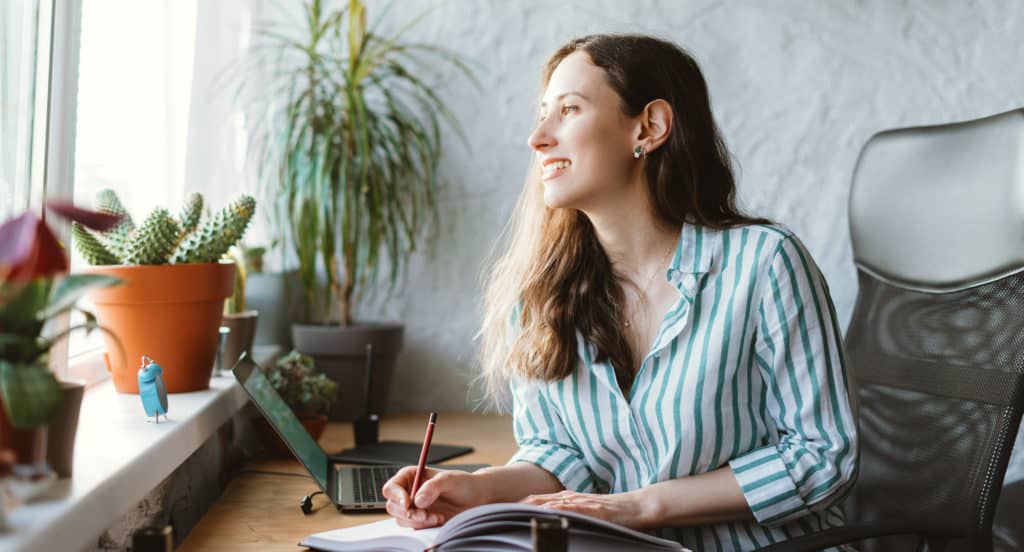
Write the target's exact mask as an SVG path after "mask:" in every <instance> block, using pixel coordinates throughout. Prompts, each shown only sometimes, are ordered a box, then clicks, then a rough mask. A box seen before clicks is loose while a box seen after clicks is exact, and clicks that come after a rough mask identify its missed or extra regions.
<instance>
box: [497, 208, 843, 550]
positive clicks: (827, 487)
mask: <svg viewBox="0 0 1024 552" xmlns="http://www.w3.org/2000/svg"><path fill="white" fill-rule="evenodd" d="M666 277H667V279H668V280H669V282H671V283H672V284H673V285H675V286H676V287H677V288H678V289H679V299H678V301H677V302H676V303H675V305H674V306H673V307H672V308H671V309H670V310H669V311H668V313H667V314H666V315H665V318H664V319H663V321H662V323H661V326H660V328H659V330H658V333H657V337H656V338H655V340H654V343H653V345H652V348H651V350H650V352H648V353H647V355H646V356H645V357H644V359H643V362H642V364H641V366H640V369H639V371H638V372H637V373H636V375H635V376H634V380H633V385H632V387H631V388H630V389H629V392H628V396H624V395H623V393H622V391H621V389H620V388H619V386H618V384H617V383H616V379H615V371H614V369H613V368H612V366H611V365H610V364H609V363H608V362H596V361H595V360H594V358H595V355H596V350H595V348H594V347H593V346H592V345H590V344H589V343H585V342H584V340H583V339H582V336H581V335H580V334H579V333H577V352H578V355H579V357H580V362H579V364H578V366H577V368H576V370H575V371H574V372H573V373H572V374H571V375H570V376H569V377H567V378H565V379H563V380H561V381H557V382H550V383H544V382H536V381H526V380H517V381H514V382H513V383H512V396H513V422H514V431H515V437H516V442H517V443H518V445H519V450H518V452H517V453H516V454H515V455H514V456H513V457H512V459H511V460H510V461H509V463H510V464H511V463H513V462H520V461H525V462H531V463H533V464H536V465H537V466H540V467H541V468H543V469H545V470H547V471H549V472H551V473H552V474H553V475H554V476H555V477H557V478H558V479H559V481H561V482H562V485H563V486H564V487H565V488H566V489H570V490H575V491H578V492H598V493H618V492H624V491H629V490H634V489H639V488H641V487H644V486H646V485H650V484H652V483H657V482H660V481H667V480H671V479H675V478H679V477H684V476H687V475H694V474H700V473H704V472H709V471H712V470H715V469H717V468H721V467H723V466H725V465H726V464H728V465H729V466H731V467H732V470H733V472H734V473H735V475H736V478H737V480H738V482H739V485H740V488H741V489H742V491H743V494H744V496H745V498H746V500H747V504H748V505H749V506H750V509H751V510H752V512H753V514H754V517H755V519H756V521H755V520H749V521H736V522H730V523H720V524H717V525H705V526H699V527H686V528H666V529H659V530H656V531H655V533H656V534H658V535H659V536H662V537H666V538H671V539H675V540H678V541H679V542H681V543H683V545H685V546H687V547H688V548H691V549H694V550H750V549H753V548H757V547H760V546H766V545H768V544H771V543H774V542H778V541H782V540H786V539H788V538H792V537H795V536H798V535H802V534H805V533H807V532H811V531H815V530H819V529H823V528H828V527H835V526H839V525H842V524H843V514H842V511H841V509H840V507H839V503H840V502H841V500H842V499H843V497H844V496H845V495H846V493H847V492H848V490H849V487H850V486H851V484H852V483H853V481H854V479H856V474H857V469H858V449H857V430H856V424H855V421H854V416H853V413H852V411H851V404H850V399H849V397H848V395H847V390H848V386H849V382H848V380H847V372H846V366H845V358H844V355H843V350H842V342H841V337H840V329H839V324H838V322H837V320H836V315H835V309H834V307H833V304H832V300H831V298H830V296H829V290H828V285H827V284H826V282H825V278H824V276H823V275H822V274H821V272H820V271H819V270H818V267H817V266H816V265H815V263H814V261H813V260H812V259H811V256H810V254H809V253H808V252H807V249H806V248H805V247H804V246H803V244H802V243H801V242H800V241H799V240H798V239H797V237H796V236H795V235H793V233H792V232H791V231H789V230H787V229H786V228H784V227H782V226H780V225H770V226H769V225H751V226H743V227H738V228H732V229H726V230H714V229H711V228H708V227H702V226H694V225H691V224H685V225H684V226H683V229H682V232H681V236H680V239H679V243H678V245H677V247H676V252H675V256H674V257H673V259H672V263H671V265H670V266H669V269H668V272H667V274H666ZM679 500H686V497H684V496H680V497H679Z"/></svg>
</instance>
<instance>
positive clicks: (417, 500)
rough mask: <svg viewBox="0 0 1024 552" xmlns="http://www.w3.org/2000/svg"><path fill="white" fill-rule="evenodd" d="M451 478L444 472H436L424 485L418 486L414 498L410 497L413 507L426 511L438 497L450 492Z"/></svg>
mask: <svg viewBox="0 0 1024 552" xmlns="http://www.w3.org/2000/svg"><path fill="white" fill-rule="evenodd" d="M450 483H451V477H450V475H449V474H448V473H446V472H438V473H436V474H435V475H434V476H433V477H431V478H430V479H427V481H426V482H425V483H421V484H420V488H419V491H417V493H416V496H414V497H412V503H413V506H414V507H416V508H422V509H427V508H430V505H431V504H433V503H434V502H435V501H436V500H437V498H438V497H439V496H441V495H442V494H444V493H446V492H448V491H449V490H450V487H451V485H450Z"/></svg>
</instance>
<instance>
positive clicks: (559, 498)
mask: <svg viewBox="0 0 1024 552" xmlns="http://www.w3.org/2000/svg"><path fill="white" fill-rule="evenodd" d="M520 502H523V503H525V504H533V505H536V506H546V507H548V508H554V509H556V510H565V511H567V512H577V513H580V514H586V515H588V516H593V517H596V518H601V519H603V520H606V521H610V522H612V523H617V524H619V525H624V526H626V527H631V528H633V529H647V528H649V527H650V526H651V520H652V517H653V516H652V512H651V505H650V503H649V501H647V500H645V499H644V496H643V493H642V491H630V492H627V493H616V494H591V493H577V492H575V491H562V492H559V493H553V494H542V495H530V496H528V497H526V498H524V499H523V500H521V501H520Z"/></svg>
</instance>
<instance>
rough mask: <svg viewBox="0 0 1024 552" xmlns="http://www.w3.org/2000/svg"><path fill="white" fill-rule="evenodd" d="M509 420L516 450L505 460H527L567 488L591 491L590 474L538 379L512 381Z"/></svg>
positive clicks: (512, 461) (510, 461)
mask: <svg viewBox="0 0 1024 552" xmlns="http://www.w3.org/2000/svg"><path fill="white" fill-rule="evenodd" d="M512 420H513V424H512V425H513V430H514V433H515V439H516V444H518V445H519V450H518V451H517V452H516V453H515V454H514V455H512V458H511V459H510V460H509V461H508V463H509V464H512V463H514V462H530V463H531V464H535V465H537V466H539V467H540V468H542V469H544V470H546V471H548V472H550V473H551V474H552V475H554V476H555V477H556V478H557V479H558V480H559V481H560V482H561V483H562V486H563V487H565V488H566V489H568V490H572V491H577V492H581V493H586V492H593V490H594V478H593V475H592V474H591V472H590V469H589V468H588V467H587V465H586V463H585V462H584V460H583V454H582V453H581V452H580V450H579V447H578V446H577V445H576V443H575V442H574V440H573V439H572V436H571V435H570V434H569V432H568V431H567V430H566V428H565V425H564V424H563V423H562V418H561V417H560V415H559V413H558V410H557V409H556V408H555V407H554V405H553V404H552V403H551V401H550V400H549V398H548V397H547V396H546V395H545V392H544V389H543V384H542V383H538V382H526V381H522V380H514V381H513V382H512Z"/></svg>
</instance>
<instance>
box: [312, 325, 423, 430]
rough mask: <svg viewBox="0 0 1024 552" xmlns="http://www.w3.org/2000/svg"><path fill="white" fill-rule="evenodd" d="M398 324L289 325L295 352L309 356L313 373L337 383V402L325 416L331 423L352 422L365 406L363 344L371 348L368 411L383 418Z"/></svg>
mask: <svg viewBox="0 0 1024 552" xmlns="http://www.w3.org/2000/svg"><path fill="white" fill-rule="evenodd" d="M404 330H405V326H403V325H402V324H360V325H356V326H349V327H347V328H343V327H341V326H336V325H310V324H293V325H292V340H293V342H294V344H295V349H296V350H298V351H299V352H301V353H303V354H306V355H310V356H312V357H313V358H314V360H315V361H316V367H317V370H319V371H321V372H323V373H325V374H327V377H329V378H331V379H332V380H334V381H335V382H336V383H337V384H338V400H337V401H335V403H334V406H333V407H332V408H331V412H330V413H329V414H328V415H327V417H328V419H330V420H331V421H348V420H354V419H356V418H358V417H360V416H362V415H363V413H364V411H365V410H364V408H365V405H366V396H365V385H366V384H365V378H364V373H365V370H366V344H367V343H370V344H372V345H373V373H372V377H371V389H370V397H369V398H370V404H369V406H370V412H371V413H373V414H379V415H384V414H385V413H386V412H385V409H386V408H387V404H388V389H389V388H390V386H391V375H392V373H394V369H395V360H396V359H397V357H398V352H399V351H400V350H401V348H402V335H403V333H404Z"/></svg>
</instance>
